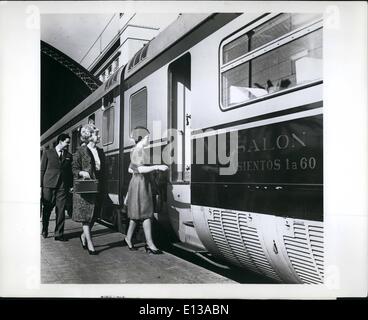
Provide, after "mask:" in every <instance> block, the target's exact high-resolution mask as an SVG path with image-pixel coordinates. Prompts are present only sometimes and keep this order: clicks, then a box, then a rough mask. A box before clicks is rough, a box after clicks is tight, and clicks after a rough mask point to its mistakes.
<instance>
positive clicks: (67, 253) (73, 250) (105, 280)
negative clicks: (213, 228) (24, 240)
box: [40, 213, 237, 284]
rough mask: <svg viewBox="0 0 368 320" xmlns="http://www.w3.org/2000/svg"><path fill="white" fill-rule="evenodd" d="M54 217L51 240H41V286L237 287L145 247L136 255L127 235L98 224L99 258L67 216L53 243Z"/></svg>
mask: <svg viewBox="0 0 368 320" xmlns="http://www.w3.org/2000/svg"><path fill="white" fill-rule="evenodd" d="M54 222H55V215H54V213H52V215H51V217H50V225H49V235H48V238H46V239H44V238H43V237H42V236H41V237H40V238H41V282H42V283H43V284H63V283H65V284H121V283H127V284H141V283H147V284H149V283H176V284H177V283H183V284H193V283H199V284H200V283H236V282H237V281H235V280H232V279H230V278H228V277H226V276H225V275H221V274H219V273H216V272H214V271H211V270H209V269H208V268H205V267H203V266H201V265H199V264H196V263H193V262H191V261H188V260H185V259H184V258H182V257H179V256H178V255H175V254H173V253H171V252H167V251H164V253H163V254H161V255H153V254H147V253H146V252H145V250H144V244H143V243H140V244H139V243H138V244H135V245H136V246H137V247H138V250H137V251H129V249H128V248H127V247H126V246H125V247H124V246H123V238H124V235H123V234H121V233H119V232H116V231H114V230H112V229H110V228H108V227H106V226H104V225H102V224H99V223H96V224H95V226H94V228H93V230H92V235H93V241H94V245H95V249H96V251H97V252H98V255H89V254H88V251H87V250H83V248H82V246H81V243H80V240H79V236H80V234H81V232H82V227H81V224H80V223H76V222H74V221H73V220H72V219H71V218H70V217H68V216H66V221H65V232H64V236H65V238H66V239H67V240H68V241H66V242H60V241H55V240H54V234H53V230H54Z"/></svg>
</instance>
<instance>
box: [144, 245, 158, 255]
mask: <svg viewBox="0 0 368 320" xmlns="http://www.w3.org/2000/svg"><path fill="white" fill-rule="evenodd" d="M144 248H145V249H146V252H147V253H152V254H162V251H161V250H160V249H157V250H154V249H151V248H150V247H149V246H148V245H147V244H146V245H145V246H144Z"/></svg>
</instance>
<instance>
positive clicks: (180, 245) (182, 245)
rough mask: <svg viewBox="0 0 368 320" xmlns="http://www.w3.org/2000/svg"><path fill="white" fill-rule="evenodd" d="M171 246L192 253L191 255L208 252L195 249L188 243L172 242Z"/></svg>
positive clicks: (195, 247)
mask: <svg viewBox="0 0 368 320" xmlns="http://www.w3.org/2000/svg"><path fill="white" fill-rule="evenodd" d="M172 245H173V246H174V247H176V248H179V249H182V250H185V251H188V252H192V253H207V252H208V251H207V250H206V249H203V248H200V247H197V246H195V245H192V244H189V243H183V242H174V243H172Z"/></svg>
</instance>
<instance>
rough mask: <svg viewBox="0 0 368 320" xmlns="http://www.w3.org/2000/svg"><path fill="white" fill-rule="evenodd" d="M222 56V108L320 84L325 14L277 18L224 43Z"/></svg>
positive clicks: (286, 15)
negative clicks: (323, 16)
mask: <svg viewBox="0 0 368 320" xmlns="http://www.w3.org/2000/svg"><path fill="white" fill-rule="evenodd" d="M220 54H221V59H220V61H221V65H220V78H221V81H220V85H221V89H220V90H221V91H220V93H221V101H220V104H221V107H222V109H229V108H233V107H238V106H242V105H244V104H247V103H250V102H254V101H257V99H259V98H264V97H267V96H273V95H272V94H274V93H281V92H282V91H284V90H288V89H293V88H294V89H296V88H298V87H302V86H304V85H306V84H310V83H313V82H318V81H321V80H322V16H321V15H317V14H294V13H292V14H279V15H274V16H273V17H272V18H271V19H270V20H268V21H267V22H265V23H263V24H261V25H259V26H257V27H256V28H253V29H251V30H249V29H248V30H244V31H240V32H239V34H236V35H233V36H231V37H230V38H229V39H227V40H225V41H224V42H223V43H222V44H221V47H220ZM284 92H285V91H284Z"/></svg>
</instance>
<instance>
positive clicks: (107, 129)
mask: <svg viewBox="0 0 368 320" xmlns="http://www.w3.org/2000/svg"><path fill="white" fill-rule="evenodd" d="M101 136H102V145H104V146H105V145H108V144H111V143H113V142H114V106H111V107H109V108H107V109H106V110H105V111H104V112H103V115H102V134H101Z"/></svg>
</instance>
